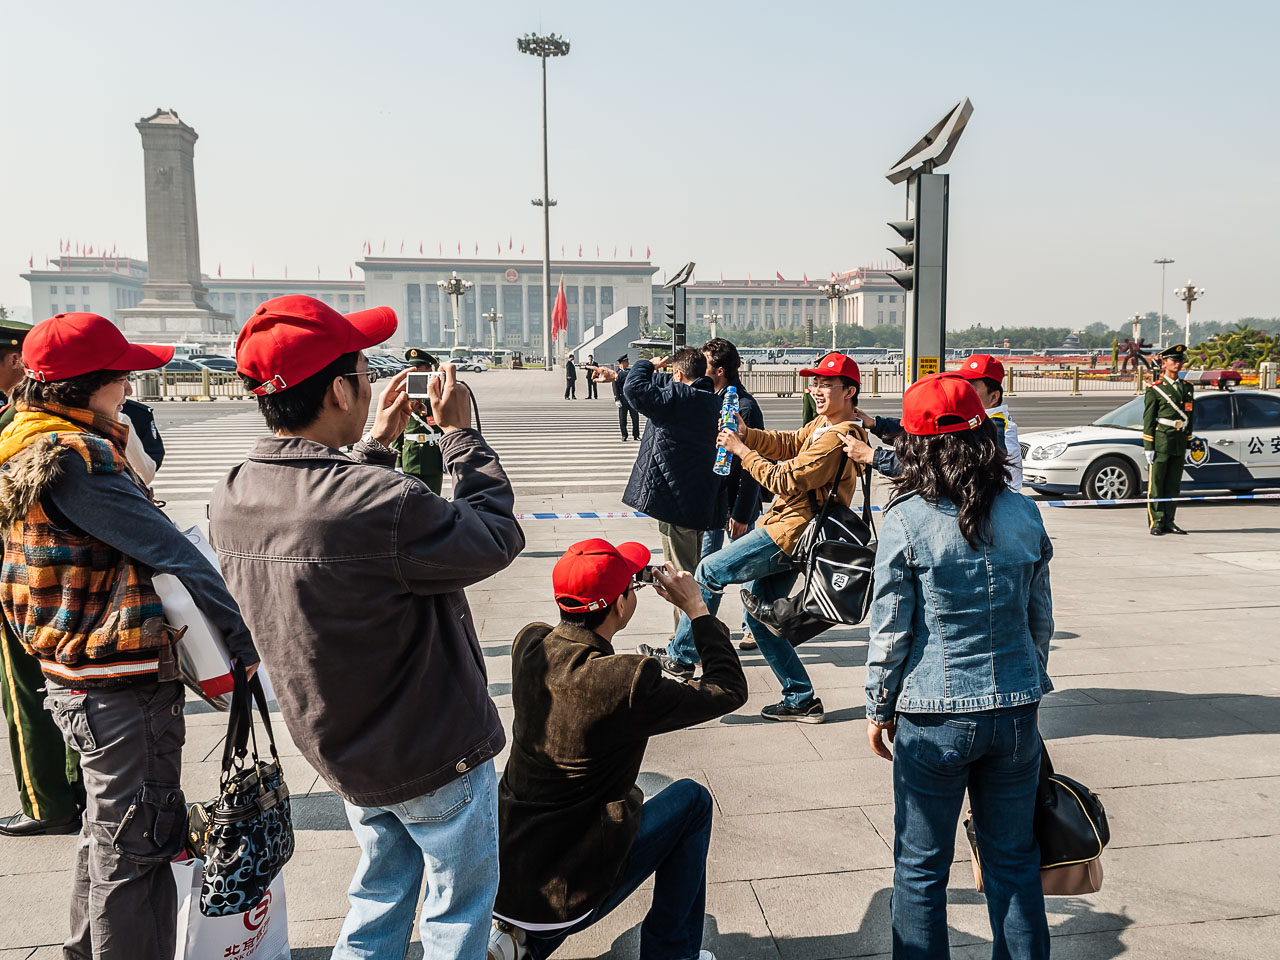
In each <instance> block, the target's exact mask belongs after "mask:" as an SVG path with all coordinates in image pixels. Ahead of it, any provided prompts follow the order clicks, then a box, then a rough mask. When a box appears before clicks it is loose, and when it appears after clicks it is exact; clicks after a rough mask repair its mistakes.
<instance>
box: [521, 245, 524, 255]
mask: <svg viewBox="0 0 1280 960" xmlns="http://www.w3.org/2000/svg"><path fill="white" fill-rule="evenodd" d="M520 255H521V256H524V244H523V243H522V244H520Z"/></svg>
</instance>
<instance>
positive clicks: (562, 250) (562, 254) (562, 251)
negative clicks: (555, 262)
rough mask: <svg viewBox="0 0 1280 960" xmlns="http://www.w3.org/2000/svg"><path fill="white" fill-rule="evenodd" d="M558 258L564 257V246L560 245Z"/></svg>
mask: <svg viewBox="0 0 1280 960" xmlns="http://www.w3.org/2000/svg"><path fill="white" fill-rule="evenodd" d="M560 256H562V257H563V256H564V244H563V243H562V244H560Z"/></svg>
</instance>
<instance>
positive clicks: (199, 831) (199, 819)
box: [187, 663, 293, 917]
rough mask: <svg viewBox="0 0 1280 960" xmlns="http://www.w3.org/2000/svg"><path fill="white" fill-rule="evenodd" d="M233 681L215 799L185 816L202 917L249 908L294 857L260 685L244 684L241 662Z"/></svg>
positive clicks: (285, 799)
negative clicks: (199, 865)
mask: <svg viewBox="0 0 1280 960" xmlns="http://www.w3.org/2000/svg"><path fill="white" fill-rule="evenodd" d="M233 677H234V681H235V687H234V689H233V690H232V693H231V711H230V713H231V716H230V719H229V721H228V724H227V739H226V744H225V745H224V746H223V749H222V774H221V776H220V777H219V779H218V796H217V798H216V799H213V800H210V801H208V802H207V803H202V804H192V806H191V809H190V810H189V811H188V834H187V836H188V839H189V840H190V844H189V846H190V849H191V852H192V853H193V854H194V855H195V856H198V857H202V858H203V859H204V882H203V883H202V884H201V887H200V912H201V913H203V914H204V915H205V916H206V917H225V916H230V915H232V914H237V913H244V912H245V911H246V910H249V909H251V908H252V907H253V906H254V905H256V904H257V903H258V902H259V901H261V900H262V898H263V896H265V895H266V892H267V888H268V887H269V886H271V881H272V880H274V879H275V878H276V875H277V874H278V873H279V872H280V870H281V868H282V867H284V865H285V864H286V863H287V862H288V860H289V858H290V857H291V856H293V819H292V816H291V814H290V811H289V788H288V787H287V786H286V785H285V782H284V774H283V772H282V771H281V769H280V756H279V754H277V753H276V742H275V737H274V736H273V735H272V733H271V718H270V716H269V715H268V713H267V698H266V695H265V694H264V693H263V692H262V681H261V680H259V679H258V677H257V676H256V675H255V676H254V677H253V679H252V680H249V679H246V677H245V669H244V667H242V666H241V665H240V664H238V663H237V664H236V665H235V666H234V667H233ZM254 703H256V704H257V708H258V715H259V716H260V717H261V718H262V725H263V726H264V727H265V728H266V731H267V742H268V744H269V745H270V747H271V760H270V761H268V762H266V763H264V762H263V761H262V760H261V758H259V756H258V739H257V735H256V734H255V732H254V729H253V706H254ZM250 742H252V746H253V750H252V755H250V754H249V745H250Z"/></svg>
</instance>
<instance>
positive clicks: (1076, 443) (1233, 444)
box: [1019, 390, 1280, 500]
mask: <svg viewBox="0 0 1280 960" xmlns="http://www.w3.org/2000/svg"><path fill="white" fill-rule="evenodd" d="M1195 403H1196V406H1195V433H1194V435H1193V437H1192V439H1191V442H1190V443H1189V444H1188V445H1187V454H1186V459H1185V467H1184V469H1183V474H1182V489H1183V490H1184V491H1185V490H1236V491H1240V492H1247V491H1250V490H1253V489H1255V488H1258V487H1280V396H1277V395H1275V394H1271V393H1262V392H1260V391H1257V390H1236V391H1232V392H1221V391H1213V392H1202V393H1197V394H1196V401H1195ZM1142 405H1143V398H1142V397H1134V398H1133V399H1132V400H1130V401H1129V402H1128V403H1126V404H1125V405H1124V406H1122V407H1119V408H1118V409H1116V410H1112V411H1111V412H1110V413H1108V414H1107V415H1106V416H1104V417H1101V418H1100V419H1098V420H1096V421H1095V422H1093V423H1091V424H1089V425H1088V426H1083V427H1068V428H1066V429H1065V430H1045V431H1041V432H1037V433H1028V434H1023V435H1022V436H1021V437H1019V440H1020V441H1021V446H1022V469H1023V483H1024V484H1025V485H1026V486H1028V487H1031V488H1032V489H1033V490H1035V491H1036V492H1037V493H1053V494H1064V493H1066V494H1075V493H1079V494H1083V495H1084V496H1085V497H1088V498H1089V499H1091V500H1127V499H1132V498H1136V497H1141V496H1144V495H1145V491H1146V488H1147V462H1146V458H1145V457H1144V456H1143V454H1142Z"/></svg>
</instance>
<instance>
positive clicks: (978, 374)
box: [848, 353, 1022, 490]
mask: <svg viewBox="0 0 1280 960" xmlns="http://www.w3.org/2000/svg"><path fill="white" fill-rule="evenodd" d="M939 376H951V377H960V378H961V379H963V380H968V381H969V386H971V387H973V390H974V392H975V393H976V394H977V395H978V399H979V400H980V401H981V402H982V406H983V408H984V409H985V410H986V414H987V416H988V417H989V418H990V419H991V422H992V423H993V424H995V427H996V432H997V433H998V434H999V435H1000V442H1001V445H1002V446H1003V447H1004V449H1005V452H1006V453H1007V454H1008V456H1009V462H1010V464H1011V467H1010V479H1009V489H1010V490H1021V489H1022V447H1021V446H1020V445H1019V443H1018V425H1017V424H1016V423H1014V422H1013V418H1012V417H1011V416H1009V407H1008V406H1007V405H1006V404H1005V402H1004V364H1002V363H1001V362H1000V361H999V360H997V359H996V358H995V357H993V356H991V355H990V354H987V353H975V354H973V355H972V356H970V357H967V358H966V359H964V360H963V361H961V363H960V367H959V369H958V370H954V371H949V372H947V373H944V374H939ZM857 414H858V419H859V420H860V421H861V422H862V425H863V426H864V427H866V428H867V429H868V430H870V431H871V433H873V434H875V435H876V436H877V437H879V438H880V439H881V440H885V441H888V440H891V439H892V438H893V437H895V436H897V435H898V434H900V433H902V421H901V420H899V419H898V418H897V417H872V416H870V415H869V414H866V413H863V412H862V411H861V410H859V411H857ZM848 449H849V456H850V457H852V458H853V459H854V460H856V461H857V462H858V463H863V464H869V465H870V466H871V467H873V468H874V469H875V471H876V472H877V473H881V474H884V475H885V476H887V477H896V476H897V475H898V473H899V472H900V467H899V465H898V457H897V454H895V453H894V452H893V449H892V448H891V447H880V448H878V449H875V450H873V449H872V448H871V446H870V445H869V444H867V443H863V442H861V441H859V442H857V443H851V444H848Z"/></svg>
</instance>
